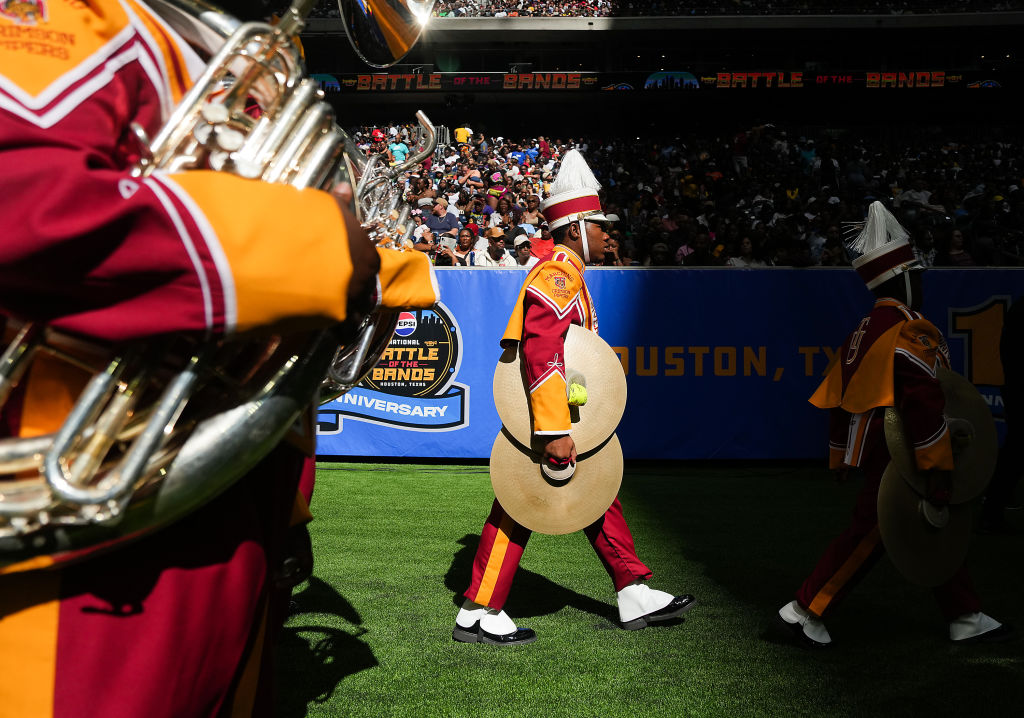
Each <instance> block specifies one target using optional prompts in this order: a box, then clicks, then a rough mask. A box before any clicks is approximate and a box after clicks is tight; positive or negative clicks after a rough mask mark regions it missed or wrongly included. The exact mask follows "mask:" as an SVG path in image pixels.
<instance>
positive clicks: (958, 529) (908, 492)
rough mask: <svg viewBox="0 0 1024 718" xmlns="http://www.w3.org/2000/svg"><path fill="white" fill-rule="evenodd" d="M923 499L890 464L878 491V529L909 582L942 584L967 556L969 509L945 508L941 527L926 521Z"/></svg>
mask: <svg viewBox="0 0 1024 718" xmlns="http://www.w3.org/2000/svg"><path fill="white" fill-rule="evenodd" d="M922 502H923V499H922V497H921V495H920V494H918V493H917V492H916V491H914V489H912V488H911V487H910V485H909V484H908V483H907V482H906V481H905V480H904V478H903V476H902V475H901V473H900V471H899V469H898V468H897V467H896V464H895V462H893V461H890V462H889V466H888V467H886V469H885V473H884V474H882V483H881V485H880V486H879V489H878V530H879V532H880V533H881V535H882V543H883V544H884V545H885V550H886V552H887V553H888V554H889V558H890V559H891V560H892V562H893V564H894V565H895V566H896V568H897V570H898V571H899V572H900V573H902V574H903V575H904V576H905V577H906V578H907V579H908V580H910V581H911V582H913V583H916V584H920V585H922V586H938V585H940V584H942V583H945V582H946V581H948V580H949V579H950V578H952V577H953V574H955V573H956V571H957V569H959V568H960V566H961V565H962V564H963V562H964V559H965V558H966V557H967V547H968V545H969V543H970V539H971V523H972V516H971V507H970V505H968V504H959V505H952V504H951V505H950V506H948V507H947V510H948V512H949V513H948V518H946V521H945V526H944V527H943V528H936V527H935V526H933V525H932V524H931V523H929V521H928V520H927V519H926V518H925V516H924V515H923V513H922V509H930V507H928V506H922Z"/></svg>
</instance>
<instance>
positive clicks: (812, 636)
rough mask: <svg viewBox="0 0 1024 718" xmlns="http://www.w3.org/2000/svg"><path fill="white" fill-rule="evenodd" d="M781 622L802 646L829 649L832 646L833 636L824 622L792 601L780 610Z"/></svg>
mask: <svg viewBox="0 0 1024 718" xmlns="http://www.w3.org/2000/svg"><path fill="white" fill-rule="evenodd" d="M779 620H780V621H781V622H782V625H783V626H784V627H785V628H786V629H787V630H789V631H790V632H791V633H792V634H793V635H794V636H796V638H797V640H798V641H799V642H800V645H801V646H806V647H808V648H828V647H829V646H830V645H832V636H830V635H829V633H828V629H827V628H825V624H824V622H823V621H822V620H821V619H820V618H818V617H817V616H815V615H814V614H813V613H811V612H810V611H808V610H807V609H806V608H804V607H803V606H801V605H800V604H799V603H797V602H796V601H790V602H789V603H787V604H786V605H785V606H783V607H782V608H780V609H779Z"/></svg>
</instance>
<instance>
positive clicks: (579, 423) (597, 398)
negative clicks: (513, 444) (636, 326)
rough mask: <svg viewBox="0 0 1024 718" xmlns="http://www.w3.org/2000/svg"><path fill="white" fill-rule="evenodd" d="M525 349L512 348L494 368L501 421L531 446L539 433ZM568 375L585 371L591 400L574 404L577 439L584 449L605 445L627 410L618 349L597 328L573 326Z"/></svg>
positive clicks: (572, 412) (578, 446) (567, 344)
mask: <svg viewBox="0 0 1024 718" xmlns="http://www.w3.org/2000/svg"><path fill="white" fill-rule="evenodd" d="M521 354H522V353H521V351H520V350H519V348H518V347H516V348H509V349H506V350H505V352H504V353H503V354H502V355H501V359H500V360H499V361H498V366H497V367H496V368H495V370H494V384H493V391H494V406H495V407H496V408H497V410H498V416H499V417H500V418H501V423H502V424H503V425H504V426H505V428H506V429H507V430H508V432H509V434H511V436H512V438H514V439H515V440H516V441H517V442H519V443H520V444H521V445H522V446H529V445H530V441H531V439H532V438H533V416H532V414H531V413H530V402H529V398H528V397H527V392H526V379H525V376H524V374H523V366H522V358H521ZM563 361H564V362H565V374H566V377H572V376H574V375H578V376H582V377H583V379H584V381H585V385H586V388H587V403H586V404H585V405H583V406H580V407H575V406H571V407H569V412H570V415H571V417H572V439H573V442H574V443H575V444H576V451H577V452H579V453H581V454H583V453H586V452H588V451H591V450H592V449H594V448H596V447H598V446H600V445H601V444H603V443H604V441H605V440H606V439H607V438H608V437H609V436H611V435H612V432H614V431H615V427H617V426H618V425H619V421H620V420H621V419H622V412H623V411H625V409H626V375H625V373H624V372H623V371H622V364H621V363H620V362H619V357H618V355H617V354H616V353H615V351H614V350H613V349H612V348H611V347H610V346H608V342H606V341H604V340H603V339H601V337H599V336H598V335H597V334H595V333H594V332H592V331H589V330H587V329H584V328H583V327H579V326H576V325H575V324H573V325H571V326H570V327H569V331H568V332H567V333H566V335H565V358H564V360H563Z"/></svg>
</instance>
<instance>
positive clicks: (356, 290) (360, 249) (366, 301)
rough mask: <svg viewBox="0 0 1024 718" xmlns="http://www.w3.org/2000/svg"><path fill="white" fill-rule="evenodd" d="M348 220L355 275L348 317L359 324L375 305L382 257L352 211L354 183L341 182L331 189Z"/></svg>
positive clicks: (350, 287)
mask: <svg viewBox="0 0 1024 718" xmlns="http://www.w3.org/2000/svg"><path fill="white" fill-rule="evenodd" d="M331 195H332V196H333V197H334V200H335V201H336V202H337V203H338V207H339V208H340V209H341V214H342V216H343V217H344V219H345V233H346V235H347V238H348V254H349V259H350V260H351V261H352V277H351V278H350V279H349V283H348V291H347V293H346V298H347V304H348V318H349V319H351V320H352V321H353V322H354V323H356V324H358V323H359V322H361V321H362V319H363V317H364V316H365V314H366V313H367V312H368V311H370V309H372V307H373V305H374V294H375V293H376V291H377V272H379V271H380V257H379V256H378V255H377V249H376V248H375V247H374V245H373V242H371V241H370V238H369V236H367V234H366V230H365V229H363V228H362V227H360V226H359V222H358V220H356V217H355V215H354V214H352V210H351V209H350V207H351V204H352V198H353V192H352V185H350V184H349V183H348V182H340V183H338V184H337V185H335V186H334V188H333V189H332V190H331Z"/></svg>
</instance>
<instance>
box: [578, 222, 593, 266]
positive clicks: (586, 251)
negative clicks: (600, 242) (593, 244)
mask: <svg viewBox="0 0 1024 718" xmlns="http://www.w3.org/2000/svg"><path fill="white" fill-rule="evenodd" d="M577 224H578V225H579V228H580V242H581V243H582V244H583V262H584V263H585V264H590V242H588V241H587V227H586V225H585V224H584V220H582V219H580V220H577Z"/></svg>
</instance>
